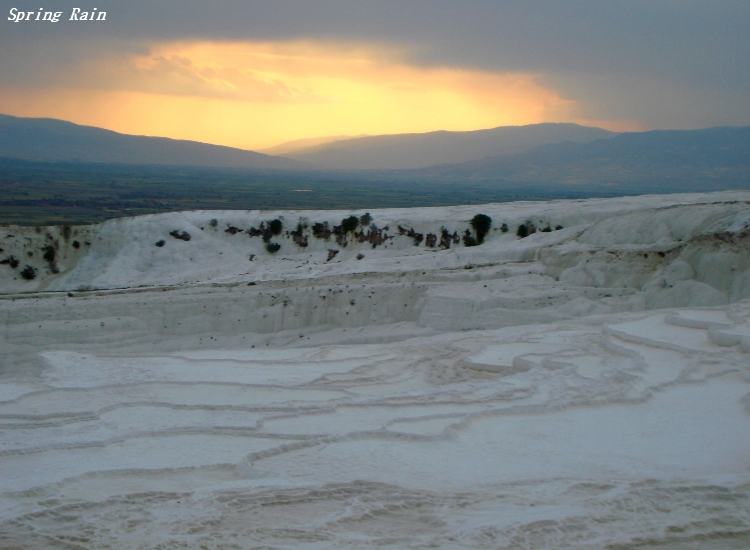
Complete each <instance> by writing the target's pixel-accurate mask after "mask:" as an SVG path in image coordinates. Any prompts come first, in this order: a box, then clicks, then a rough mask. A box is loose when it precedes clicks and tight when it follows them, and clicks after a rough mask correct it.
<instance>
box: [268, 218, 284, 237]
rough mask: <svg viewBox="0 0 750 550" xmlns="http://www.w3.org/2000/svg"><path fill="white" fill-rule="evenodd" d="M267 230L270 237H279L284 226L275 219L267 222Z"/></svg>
mask: <svg viewBox="0 0 750 550" xmlns="http://www.w3.org/2000/svg"><path fill="white" fill-rule="evenodd" d="M268 229H269V230H270V231H271V235H279V234H281V230H282V229H284V225H283V224H282V223H281V220H279V219H275V220H271V221H270V222H268Z"/></svg>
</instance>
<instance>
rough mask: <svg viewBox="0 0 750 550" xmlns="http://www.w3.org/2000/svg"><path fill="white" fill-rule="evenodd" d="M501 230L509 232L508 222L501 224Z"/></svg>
mask: <svg viewBox="0 0 750 550" xmlns="http://www.w3.org/2000/svg"><path fill="white" fill-rule="evenodd" d="M500 231H502V232H503V233H507V232H508V224H507V223H504V224H503V225H501V226H500Z"/></svg>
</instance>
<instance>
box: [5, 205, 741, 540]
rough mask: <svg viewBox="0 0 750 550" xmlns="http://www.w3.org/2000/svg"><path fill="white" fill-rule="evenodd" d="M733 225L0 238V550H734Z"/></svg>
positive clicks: (509, 220)
mask: <svg viewBox="0 0 750 550" xmlns="http://www.w3.org/2000/svg"><path fill="white" fill-rule="evenodd" d="M749 201H750V193H749V192H726V193H714V194H702V195H698V194H691V195H665V196H647V197H629V198H618V199H606V200H586V201H553V202H537V203H531V202H527V203H511V204H491V205H481V206H461V207H450V208H424V209H398V210H396V209H392V210H372V211H370V214H371V216H372V223H371V225H370V226H367V227H365V228H357V229H356V231H355V232H351V233H341V232H339V231H337V230H336V229H335V227H336V226H338V225H340V224H341V220H342V219H343V218H346V217H348V216H350V215H352V214H354V215H356V216H357V217H359V216H362V215H363V214H364V211H356V212H349V211H345V212H344V211H315V212H313V211H305V212H302V211H299V212H290V211H286V212H258V211H251V212H244V211H221V212H220V211H213V212H208V211H197V212H183V213H174V214H163V215H155V216H144V217H139V218H129V219H120V220H112V221H109V222H106V223H104V224H101V225H96V226H85V227H73V228H70V229H68V230H66V229H63V228H46V227H42V228H38V229H37V228H21V227H3V228H0V231H1V232H0V249H2V250H1V251H0V261H4V260H9V259H10V258H11V257H12V258H13V259H14V260H16V261H17V263H16V261H14V262H11V261H8V262H5V263H3V264H1V265H0V319H2V328H1V329H0V548H35V549H36V548H39V549H45V548H75V549H100V548H116V549H146V548H160V549H172V548H175V549H176V548H217V549H219V548H274V549H281V548H284V549H287V548H288V549H297V548H303V549H320V550H323V549H331V548H347V549H348V548H389V549H404V548H449V549H466V548H487V549H490V548H492V549H498V548H500V549H502V548H507V549H541V548H551V549H557V548H572V549H573V548H574V549H603V548H609V549H626V548H627V549H629V548H639V549H654V550H656V549H659V550H676V549H680V550H683V549H691V550H697V549H709V550H718V549H726V548H729V549H732V548H737V549H740V548H742V549H746V548H748V547H750V204H749ZM480 213H481V214H485V215H488V216H490V217H491V218H492V222H493V223H492V229H491V230H490V232H489V234H488V235H487V237H486V239H485V242H484V243H483V244H481V245H480V246H475V247H466V246H464V244H463V242H462V237H463V235H464V234H465V232H466V231H467V230H470V228H471V226H470V220H471V219H472V217H473V216H474V215H476V214H480ZM274 219H279V220H280V221H281V222H282V225H283V228H282V231H281V233H280V234H278V235H273V236H271V238H270V242H271V243H272V244H273V243H275V244H278V245H280V248H279V249H278V251H276V252H269V251H268V250H267V245H268V243H266V242H264V240H263V235H262V233H263V230H264V229H265V228H267V227H268V223H269V222H270V221H271V220H274ZM212 220H216V221H215V222H212ZM326 223H327V231H326V226H325V224H326ZM261 224H263V225H261ZM316 224H317V226H316ZM503 224H505V225H506V226H507V228H508V231H507V232H504V231H503V230H502V227H503ZM519 225H524V226H526V225H528V227H529V228H530V227H531V226H532V225H533V226H534V227H535V228H536V229H537V230H540V229H546V228H548V227H549V229H550V231H549V232H542V231H537V232H536V233H533V234H531V235H530V236H528V237H526V238H523V239H522V238H519V237H518V236H517V235H516V231H517V229H518V227H519ZM373 226H374V227H373ZM558 227H561V228H560V229H556V228H558ZM316 228H317V229H316ZM443 229H444V231H443ZM315 234H317V235H318V236H317V237H316V236H315ZM186 235H189V240H188V239H186V238H185V236H186ZM431 235H432V236H434V238H433V237H431ZM443 237H446V238H445V239H443ZM266 240H269V239H268V235H266ZM441 240H442V246H441ZM457 241H458V242H457ZM76 243H77V244H76ZM157 243H161V244H160V245H159V246H157ZM49 250H54V254H51V253H50V252H49ZM29 253H31V254H29ZM45 254H46V258H45ZM50 258H52V259H50ZM27 266H30V267H31V268H33V271H34V275H35V277H34V278H33V279H32V280H26V279H24V278H23V277H22V276H21V272H22V271H23V270H24V269H26V267H27ZM27 273H28V271H27Z"/></svg>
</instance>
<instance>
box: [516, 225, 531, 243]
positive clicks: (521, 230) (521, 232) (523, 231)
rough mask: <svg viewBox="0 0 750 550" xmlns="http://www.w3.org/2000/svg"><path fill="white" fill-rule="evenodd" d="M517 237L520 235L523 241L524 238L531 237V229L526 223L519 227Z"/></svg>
mask: <svg viewBox="0 0 750 550" xmlns="http://www.w3.org/2000/svg"><path fill="white" fill-rule="evenodd" d="M516 235H518V236H519V237H521V238H522V239H523V238H524V237H528V236H529V228H528V227H526V224H525V223H522V224H521V225H519V226H518V231H516Z"/></svg>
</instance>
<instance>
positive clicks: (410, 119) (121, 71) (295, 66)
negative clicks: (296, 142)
mask: <svg viewBox="0 0 750 550" xmlns="http://www.w3.org/2000/svg"><path fill="white" fill-rule="evenodd" d="M408 54H409V52H408V51H402V50H398V49H397V48H394V47H392V46H388V45H378V44H362V43H341V42H321V43H315V42H310V41H291V42H208V41H193V42H186V41H178V42H161V43H153V44H150V45H149V46H148V47H147V48H146V49H140V50H139V51H130V52H125V53H123V54H117V53H115V52H112V51H105V52H102V54H101V55H99V56H98V57H89V58H86V59H83V60H80V61H77V62H76V63H75V64H73V65H66V66H59V67H58V68H57V71H56V73H55V74H56V76H52V74H51V73H50V74H48V75H47V77H46V84H45V85H44V86H42V85H39V84H38V83H37V84H35V86H33V87H31V88H26V87H23V86H15V87H14V86H5V87H4V88H2V89H0V109H2V110H3V111H5V112H10V113H12V114H20V115H25V116H30V115H36V116H40V115H44V116H57V117H60V118H66V119H68V120H72V121H74V122H79V123H84V124H91V125H95V126H102V127H105V128H110V129H114V130H118V131H124V132H129V133H145V134H155V135H165V136H169V137H175V138H186V139H196V140H200V141H211V142H212V143H221V144H225V145H232V146H237V147H245V148H260V147H264V146H269V145H273V144H275V143H278V142H281V141H287V140H292V139H299V138H304V137H315V136H319V135H334V134H362V133H367V134H381V133H404V132H425V131H432V130H446V129H447V130H474V129H478V128H489V127H494V126H500V125H514V124H529V123H536V122H542V121H546V120H564V119H569V118H570V112H571V109H572V108H573V106H574V102H572V101H570V100H566V99H564V98H562V97H561V96H560V95H559V94H558V93H557V92H555V91H554V90H553V89H550V88H548V87H546V86H544V85H542V84H541V83H540V78H539V76H538V75H534V74H530V73H523V72H506V73H500V72H489V71H483V70H476V69H463V68H456V67H434V66H430V67H425V66H419V65H413V64H411V63H409V62H408V61H407V59H408V58H409V55H408ZM82 103H85V104H87V105H88V107H87V108H81V104H82ZM243 128H244V131H243V130H242V129H243ZM250 129H251V130H250Z"/></svg>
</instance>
